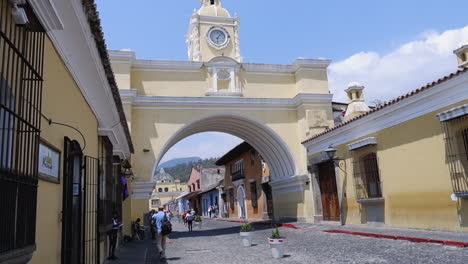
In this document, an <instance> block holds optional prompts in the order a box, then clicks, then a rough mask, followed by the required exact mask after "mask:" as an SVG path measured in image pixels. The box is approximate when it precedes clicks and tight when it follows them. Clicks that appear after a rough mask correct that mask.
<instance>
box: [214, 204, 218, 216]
mask: <svg viewBox="0 0 468 264" xmlns="http://www.w3.org/2000/svg"><path fill="white" fill-rule="evenodd" d="M213 214H214V218H218V205H217V204H215V205H214V206H213Z"/></svg>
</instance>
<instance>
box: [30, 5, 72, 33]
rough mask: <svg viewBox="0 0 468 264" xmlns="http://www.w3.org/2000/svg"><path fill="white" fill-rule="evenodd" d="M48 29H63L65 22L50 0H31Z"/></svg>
mask: <svg viewBox="0 0 468 264" xmlns="http://www.w3.org/2000/svg"><path fill="white" fill-rule="evenodd" d="M29 3H30V4H31V6H32V8H33V9H34V13H35V14H36V15H37V17H38V18H39V20H40V21H41V23H42V25H43V26H44V28H45V29H46V31H50V30H63V28H64V27H63V22H62V20H61V19H60V15H59V14H58V13H57V10H56V9H55V6H54V4H53V3H52V2H51V1H50V0H33V1H29Z"/></svg>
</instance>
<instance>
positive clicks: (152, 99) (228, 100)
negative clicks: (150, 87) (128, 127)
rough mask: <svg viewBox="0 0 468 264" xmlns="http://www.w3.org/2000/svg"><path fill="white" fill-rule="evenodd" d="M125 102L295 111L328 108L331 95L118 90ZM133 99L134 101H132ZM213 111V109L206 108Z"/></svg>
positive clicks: (155, 106) (137, 106)
mask: <svg viewBox="0 0 468 264" xmlns="http://www.w3.org/2000/svg"><path fill="white" fill-rule="evenodd" d="M120 93H121V96H122V98H124V99H125V101H126V102H129V101H132V100H133V101H132V103H133V105H134V108H135V109H169V107H171V109H186V108H187V107H192V108H195V109H201V108H203V107H218V108H220V109H229V108H232V107H235V108H246V109H254V107H258V110H262V108H263V109H264V108H265V107H266V108H268V109H277V108H282V109H283V110H297V109H298V108H299V107H301V106H304V105H306V106H330V104H331V103H332V99H333V95H331V94H302V93H301V94H298V95H296V96H295V97H294V98H252V97H215V96H213V97H185V96H147V95H136V90H135V89H126V90H120ZM133 98H134V99H133ZM208 109H215V108H208Z"/></svg>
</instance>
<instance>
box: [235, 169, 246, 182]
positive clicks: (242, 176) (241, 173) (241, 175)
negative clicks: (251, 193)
mask: <svg viewBox="0 0 468 264" xmlns="http://www.w3.org/2000/svg"><path fill="white" fill-rule="evenodd" d="M243 179H245V174H244V170H240V171H236V172H234V173H232V181H233V182H234V181H238V180H243Z"/></svg>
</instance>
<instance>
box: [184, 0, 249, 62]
mask: <svg viewBox="0 0 468 264" xmlns="http://www.w3.org/2000/svg"><path fill="white" fill-rule="evenodd" d="M200 2H201V4H202V6H201V8H200V9H198V10H196V9H195V10H194V13H193V15H192V17H191V19H190V26H189V31H188V34H187V45H188V57H189V60H190V61H202V62H208V61H210V60H212V59H213V58H215V57H219V56H225V57H229V58H232V59H234V60H236V61H237V62H242V57H241V55H240V46H239V24H240V23H239V18H238V17H237V15H235V16H234V17H231V15H230V14H229V12H228V11H227V10H226V9H225V8H223V6H222V4H221V0H200Z"/></svg>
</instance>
